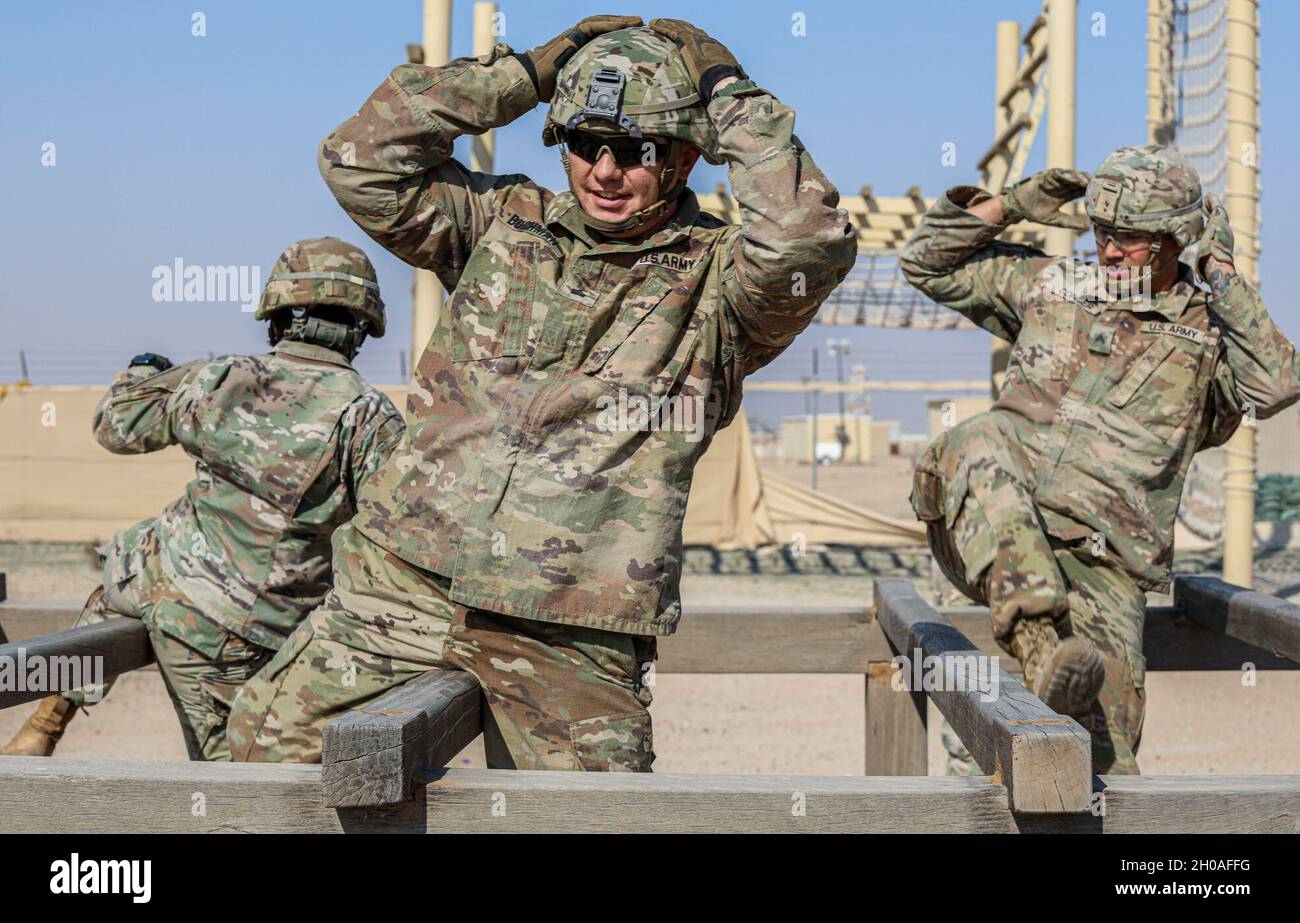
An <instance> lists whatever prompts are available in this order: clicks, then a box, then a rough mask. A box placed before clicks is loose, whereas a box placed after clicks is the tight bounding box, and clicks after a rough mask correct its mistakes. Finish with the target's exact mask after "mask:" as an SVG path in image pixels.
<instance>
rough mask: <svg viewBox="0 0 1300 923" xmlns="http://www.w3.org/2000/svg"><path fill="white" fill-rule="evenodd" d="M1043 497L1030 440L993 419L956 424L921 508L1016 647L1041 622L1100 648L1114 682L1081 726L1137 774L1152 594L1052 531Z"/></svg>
mask: <svg viewBox="0 0 1300 923" xmlns="http://www.w3.org/2000/svg"><path fill="white" fill-rule="evenodd" d="M1033 497H1034V480H1033V466H1032V464H1031V462H1030V459H1029V457H1028V456H1027V455H1026V453H1025V451H1024V448H1023V447H1022V446H1021V443H1020V441H1019V436H1018V434H1017V433H1016V431H1015V429H1014V428H1013V426H1012V425H1011V423H1010V422H1009V421H1007V420H1006V419H1005V417H1004V416H1003V415H1002V414H999V413H997V412H991V413H984V414H980V415H978V416H975V417H972V418H971V419H969V420H966V421H965V422H963V423H961V424H959V425H957V426H955V427H953V428H952V429H950V430H948V431H947V432H946V433H944V434H943V435H942V436H940V437H939V438H938V439H936V440H935V441H934V443H932V444H931V446H930V447H929V448H928V449H927V450H926V452H925V455H924V456H923V457H922V459H921V461H920V462H919V463H918V465H917V470H916V475H915V479H914V482H913V488H912V507H913V509H915V511H916V513H917V515H918V516H919V517H920V518H921V519H922V520H923V521H924V522H925V523H926V530H927V534H928V537H929V543H930V549H931V552H932V553H933V554H934V557H935V560H936V561H937V562H938V564H939V567H940V569H941V570H942V571H943V573H944V575H945V576H946V577H947V578H948V579H949V580H950V581H952V583H953V584H954V585H955V586H956V587H958V588H959V589H960V590H961V591H962V592H963V593H965V594H966V595H967V596H968V597H969V598H971V599H972V600H974V601H976V602H978V603H981V604H983V605H987V606H988V607H989V611H990V613H991V616H992V619H993V633H994V636H995V637H996V638H997V639H998V642H999V644H1001V645H1002V646H1003V649H1004V650H1006V649H1007V647H1006V643H1007V640H1008V639H1009V637H1010V634H1011V629H1012V626H1013V625H1014V623H1015V620H1016V619H1017V618H1023V617H1037V616H1042V617H1050V618H1052V619H1053V620H1054V622H1055V624H1056V626H1057V628H1058V630H1059V631H1060V632H1061V633H1062V634H1076V635H1080V636H1082V637H1085V638H1087V639H1088V640H1090V641H1091V642H1092V643H1093V644H1094V645H1096V647H1097V650H1098V651H1099V652H1100V653H1101V656H1102V659H1103V661H1104V662H1105V668H1106V680H1105V684H1104V685H1103V687H1102V691H1101V695H1100V696H1099V698H1098V701H1097V703H1096V705H1094V706H1093V710H1092V712H1091V713H1090V714H1088V715H1087V716H1085V717H1084V718H1081V719H1079V723H1080V724H1081V725H1083V726H1084V727H1085V728H1087V729H1088V731H1089V733H1090V734H1091V735H1092V759H1093V769H1094V771H1095V772H1098V773H1136V772H1137V771H1138V767H1137V757H1136V754H1137V749H1138V744H1139V742H1140V741H1141V737H1142V721H1143V718H1144V717H1145V713H1146V688H1145V686H1146V660H1145V658H1144V657H1143V656H1142V624H1143V620H1144V617H1145V614H1146V596H1145V594H1144V593H1143V592H1142V590H1141V589H1140V588H1139V587H1138V586H1137V585H1136V584H1135V583H1134V582H1133V579H1132V578H1131V577H1129V575H1128V574H1126V573H1125V572H1124V571H1122V570H1121V569H1119V568H1118V567H1116V566H1114V564H1112V563H1110V562H1108V561H1107V560H1106V559H1104V558H1100V557H1094V556H1093V555H1092V551H1091V548H1090V547H1089V546H1088V544H1087V543H1082V544H1081V543H1077V542H1074V543H1069V542H1064V541H1062V540H1060V539H1057V538H1055V537H1053V536H1051V535H1050V534H1048V532H1047V530H1046V527H1045V526H1044V524H1043V521H1042V518H1041V516H1040V515H1039V513H1038V510H1037V508H1036V507H1035V505H1034V499H1033ZM951 749H952V748H950V751H951Z"/></svg>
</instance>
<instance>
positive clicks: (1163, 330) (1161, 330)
mask: <svg viewBox="0 0 1300 923" xmlns="http://www.w3.org/2000/svg"><path fill="white" fill-rule="evenodd" d="M1142 332H1143V333H1158V334H1160V335H1162V336H1175V337H1182V338H1183V339H1184V340H1191V341H1192V342H1193V343H1204V342H1205V331H1204V330H1197V329H1196V328H1195V327H1184V326H1183V325H1182V324H1171V323H1168V322H1167V321H1159V320H1149V321H1144V322H1143V323H1142Z"/></svg>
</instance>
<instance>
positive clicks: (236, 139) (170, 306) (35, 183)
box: [0, 0, 1300, 429]
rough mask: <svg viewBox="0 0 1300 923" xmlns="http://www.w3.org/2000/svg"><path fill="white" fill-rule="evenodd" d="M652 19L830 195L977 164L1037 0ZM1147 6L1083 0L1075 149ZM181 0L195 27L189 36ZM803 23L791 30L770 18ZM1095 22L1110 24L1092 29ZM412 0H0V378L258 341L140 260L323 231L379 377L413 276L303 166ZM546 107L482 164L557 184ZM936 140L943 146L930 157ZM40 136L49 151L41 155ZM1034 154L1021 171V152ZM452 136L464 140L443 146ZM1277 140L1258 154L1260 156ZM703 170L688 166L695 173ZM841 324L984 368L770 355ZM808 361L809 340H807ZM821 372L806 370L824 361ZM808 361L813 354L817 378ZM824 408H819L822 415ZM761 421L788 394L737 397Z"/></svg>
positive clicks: (1298, 9)
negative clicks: (358, 312) (347, 283)
mask: <svg viewBox="0 0 1300 923" xmlns="http://www.w3.org/2000/svg"><path fill="white" fill-rule="evenodd" d="M472 6H473V3H472V2H471V0H456V2H455V11H454V15H455V26H454V31H455V34H454V40H453V49H452V51H453V54H454V55H459V54H467V53H468V51H469V45H470V34H471V21H472ZM499 7H500V9H501V10H502V11H503V12H504V13H505V14H506V28H507V34H506V40H507V41H509V42H510V43H511V44H512V45H513V46H514V47H516V48H520V49H522V48H528V47H530V46H532V45H535V44H537V43H539V42H541V41H543V40H545V39H547V38H549V37H550V36H552V35H554V34H555V33H557V32H558V31H559V30H560V29H562V28H564V27H566V26H568V25H571V24H572V23H573V22H574V21H576V20H578V19H580V18H581V17H583V16H586V15H590V14H591V13H595V12H602V11H607V10H609V9H610V8H611V5H609V4H607V3H588V2H572V3H558V2H552V3H537V2H513V0H500V3H499ZM612 7H613V8H614V9H616V10H620V11H624V12H635V13H638V14H640V15H641V16H643V17H644V18H646V19H649V18H651V17H653V16H670V17H679V18H686V19H690V20H692V21H694V22H695V23H696V24H698V25H700V26H702V27H703V28H705V29H707V30H709V31H710V32H712V33H714V34H716V35H717V36H718V37H719V38H720V39H721V40H722V41H724V42H725V43H726V44H727V45H728V46H729V47H730V48H731V49H732V50H733V51H734V52H735V53H736V55H737V57H738V58H739V59H740V60H741V62H742V63H743V64H744V65H745V67H746V68H747V69H748V71H749V72H750V74H751V75H752V76H754V77H755V78H756V79H757V80H758V81H759V82H760V83H762V84H763V85H764V86H766V87H768V88H769V89H771V90H772V91H773V92H775V93H776V94H777V95H778V96H780V98H781V99H782V100H784V101H785V102H787V103H789V104H791V105H792V106H793V107H794V108H795V109H796V111H797V112H798V114H799V122H798V131H799V135H800V137H801V138H802V139H803V141H804V143H805V144H806V145H807V146H808V148H809V149H810V150H811V151H812V152H813V154H814V156H815V157H816V158H817V160H818V162H819V163H820V164H821V166H822V167H823V169H824V170H825V171H826V173H827V174H828V175H829V176H830V178H831V179H832V181H834V182H835V183H836V184H837V185H839V187H840V188H841V190H843V191H844V192H846V193H853V192H856V191H857V190H858V189H859V188H860V187H861V186H862V185H864V184H869V185H871V186H872V187H874V189H875V190H876V191H877V193H879V194H896V193H900V192H902V191H903V190H905V189H906V188H907V187H909V186H911V185H915V184H919V185H920V186H921V188H922V189H923V191H924V192H925V193H926V194H927V195H931V194H935V193H937V192H939V191H941V190H942V189H944V188H946V187H947V186H950V185H953V184H956V183H962V182H973V181H975V180H976V177H977V172H976V169H975V162H976V160H977V158H978V157H979V155H980V154H981V153H982V152H983V150H984V149H985V147H986V146H987V145H988V143H989V141H990V140H991V134H992V122H993V107H992V96H993V46H994V24H995V22H996V21H997V20H999V19H1017V20H1019V21H1020V22H1021V23H1024V24H1027V23H1028V22H1029V21H1031V19H1032V18H1033V17H1034V16H1035V15H1036V14H1037V11H1038V9H1039V8H1040V3H1039V2H1037V0H981V2H962V0H912V2H907V3H899V2H826V0H803V2H793V3H792V2H788V0H787V2H779V3H778V2H770V0H747V2H738V0H720V2H713V3H708V4H700V3H686V2H662V3H655V4H643V5H640V6H632V5H628V4H615V5H612ZM1145 7H1146V4H1145V3H1144V2H1141V0H1124V2H1092V0H1082V2H1081V3H1080V10H1079V14H1080V29H1079V56H1078V87H1079V96H1078V164H1079V165H1080V166H1081V167H1083V168H1085V169H1088V168H1091V167H1093V166H1095V165H1096V163H1097V162H1098V161H1099V160H1100V159H1101V158H1102V157H1103V156H1104V155H1105V153H1106V152H1107V151H1109V150H1110V149H1112V148H1114V147H1117V146H1119V145H1121V144H1126V143H1134V142H1141V141H1143V140H1145V135H1146V128H1145V111H1146V100H1145V92H1146V89H1145V87H1146V84H1145V62H1146V58H1145V44H1144V43H1145ZM196 8H197V9H201V10H202V11H203V12H204V13H205V14H206V17H207V23H206V24H207V35H206V36H205V37H201V38H198V37H193V36H192V35H191V34H190V26H191V19H190V17H191V14H192V13H193V12H194V10H195V9H196ZM796 10H802V11H803V12H804V13H806V15H807V35H806V36H804V37H794V36H792V35H791V30H790V17H791V14H792V13H793V12H795V11H796ZM1095 12H1102V13H1104V14H1105V15H1106V25H1107V29H1106V35H1105V37H1102V38H1098V37H1094V36H1092V35H1091V34H1090V32H1089V28H1088V26H1089V23H1090V21H1091V17H1092V15H1093V14H1094V13H1095ZM420 16H421V3H420V0H375V2H368V3H357V2H355V0H354V2H343V0H313V2H287V0H286V2H275V3H267V2H260V3H259V2H253V0H216V2H205V0H194V2H189V3H178V2H169V0H157V2H143V0H139V2H130V0H126V2H116V3H103V2H58V0H41V2H32V0H6V2H5V3H4V4H3V9H2V10H0V78H2V83H0V85H2V86H3V88H4V90H3V94H2V95H0V126H2V127H0V176H3V177H4V178H5V180H6V181H7V185H8V188H7V189H6V190H5V197H4V201H5V216H4V220H3V222H0V320H3V330H4V334H3V337H0V381H12V380H14V379H16V378H17V377H18V365H17V353H18V350H19V349H23V350H25V351H26V352H27V355H28V360H29V365H30V368H31V377H32V378H33V380H35V381H37V382H40V383H45V384H55V383H90V382H95V383H99V382H106V381H107V380H108V379H109V378H110V377H111V374H112V372H113V370H115V369H116V368H118V367H120V365H121V364H122V363H123V362H124V361H125V359H126V358H128V357H129V356H131V355H132V354H134V353H136V352H139V351H142V350H146V349H149V350H154V351H159V352H166V353H168V354H170V355H172V356H173V357H174V358H178V359H183V358H192V357H194V356H197V355H203V354H206V353H208V352H213V353H218V354H220V353H223V352H246V351H254V350H258V349H260V348H262V346H263V345H264V342H265V341H264V339H263V336H264V334H263V331H262V329H261V325H259V324H256V323H255V322H254V321H253V320H252V317H251V315H249V314H245V313H242V312H241V311H240V310H239V307H238V306H237V305H233V304H226V303H223V304H192V303H190V304H187V303H156V302H154V301H153V300H152V298H151V289H152V286H153V278H152V275H151V272H152V269H153V267H154V266H156V265H160V264H162V265H170V264H171V263H172V262H173V261H174V260H175V259H177V258H179V259H182V260H184V261H185V262H186V263H197V264H223V265H224V264H256V265H260V266H261V267H262V268H263V278H264V277H265V275H266V274H268V273H269V270H270V267H271V264H272V263H273V262H274V260H275V258H276V256H277V255H278V254H279V252H280V250H282V249H283V248H284V246H285V245H286V244H288V243H290V242H291V241H293V240H296V239H298V238H301V237H311V236H318V235H322V234H334V235H337V236H339V237H343V238H345V239H347V240H351V241H353V242H356V243H358V244H362V245H363V246H364V247H365V249H366V251H367V252H368V253H369V254H370V256H371V259H372V260H374V261H375V264H376V266H377V268H378V270H379V277H380V282H381V284H382V286H383V289H384V293H385V296H386V300H387V302H388V306H389V311H390V330H391V333H390V334H389V336H388V337H386V338H385V339H383V340H379V341H372V342H371V343H368V344H367V345H366V347H365V349H364V350H363V354H362V361H361V363H360V366H361V368H362V370H363V371H364V372H366V373H367V374H368V375H369V376H371V377H372V379H374V380H375V381H377V382H392V381H396V380H397V377H398V358H397V356H398V352H399V350H404V349H405V348H406V346H407V343H406V340H407V338H408V335H409V330H410V270H409V268H408V267H406V266H405V265H404V264H402V263H400V262H399V261H397V260H396V259H394V258H392V257H390V256H389V255H388V254H386V253H384V252H383V251H382V250H380V249H379V248H378V247H377V246H375V245H373V244H372V243H371V242H370V241H369V240H368V239H367V238H365V236H364V235H363V234H361V232H360V231H359V230H358V229H357V228H356V227H355V226H354V225H353V224H352V223H351V222H350V221H349V220H348V219H347V218H346V217H345V216H344V215H343V213H342V212H341V211H340V209H339V208H338V206H337V205H336V204H335V203H334V201H333V199H332V198H331V196H330V195H329V193H328V191H327V190H326V188H325V186H324V184H323V183H322V182H321V180H320V178H319V176H318V174H317V172H316V167H315V150H316V145H317V142H318V141H319V139H320V138H321V137H322V136H323V135H325V134H326V133H327V132H328V131H329V130H331V129H332V128H333V127H334V126H335V125H337V124H338V123H339V122H341V121H342V120H343V119H345V118H346V117H348V116H349V115H351V113H352V112H354V111H355V110H356V108H357V107H358V105H359V104H360V103H361V101H362V100H363V99H365V97H366V95H367V94H368V93H369V92H370V91H371V90H372V89H373V88H374V87H375V86H376V85H378V83H379V82H380V81H381V80H382V79H383V78H384V76H385V75H386V74H387V72H388V71H389V69H390V68H392V67H393V66H394V65H395V64H398V63H401V61H402V60H403V59H404V46H405V43H407V42H412V41H419V37H420ZM1261 16H1262V20H1263V39H1262V52H1261V57H1262V68H1263V70H1262V85H1263V109H1262V120H1263V135H1262V141H1261V151H1262V158H1261V165H1262V169H1263V188H1264V206H1263V219H1264V224H1263V246H1264V253H1263V257H1262V264H1261V266H1262V273H1263V290H1264V293H1265V295H1266V296H1269V297H1270V302H1269V306H1270V308H1271V310H1272V311H1273V314H1274V316H1275V317H1276V318H1277V319H1278V321H1279V323H1281V325H1282V327H1283V329H1284V330H1285V331H1286V332H1287V333H1288V334H1289V335H1291V336H1293V337H1295V336H1297V335H1300V308H1297V306H1295V305H1294V304H1293V303H1292V301H1291V299H1289V298H1287V293H1288V292H1289V290H1290V287H1289V286H1287V285H1286V284H1285V280H1286V272H1287V265H1288V263H1290V262H1291V258H1290V256H1289V254H1290V253H1291V252H1292V251H1293V250H1294V249H1295V248H1296V245H1297V243H1300V234H1298V233H1297V231H1296V230H1295V228H1294V222H1293V219H1292V217H1291V216H1292V215H1293V214H1294V213H1295V212H1296V210H1297V208H1296V206H1297V205H1300V166H1297V164H1296V162H1295V160H1294V158H1291V157H1288V156H1286V154H1285V153H1284V152H1287V151H1294V150H1295V149H1296V142H1297V140H1298V138H1297V134H1298V133H1300V119H1297V117H1296V116H1297V107H1298V106H1300V103H1297V101H1296V88H1297V87H1300V56H1298V55H1296V54H1295V53H1294V49H1293V45H1294V40H1295V39H1296V38H1297V36H1300V4H1294V3H1282V2H1268V3H1265V4H1264V9H1263V11H1262V14H1261ZM542 115H543V110H541V109H538V110H536V111H534V112H533V113H530V114H529V115H527V116H525V117H524V118H522V119H520V120H519V121H518V122H516V123H515V124H513V125H510V126H508V127H507V128H505V129H503V130H501V131H499V132H498V133H497V168H498V170H501V171H503V172H505V171H511V172H515V171H517V172H523V173H527V174H529V175H531V176H533V177H534V178H535V179H537V180H538V181H540V182H542V183H545V184H547V185H549V186H551V187H552V188H559V187H561V185H562V182H563V174H562V171H561V169H560V165H559V162H558V157H557V155H556V154H555V152H554V150H553V149H546V148H543V147H542V146H541V143H540V134H541V125H542ZM946 141H951V142H954V143H955V144H956V146H957V164H956V166H953V167H945V166H943V165H942V164H941V162H940V152H941V145H942V144H943V143H944V142H946ZM46 142H54V143H55V145H56V146H57V147H56V151H57V165H56V166H54V167H44V166H42V164H41V155H42V145H43V144H44V143H46ZM1041 147H1042V144H1041V139H1040V144H1039V150H1037V151H1035V154H1034V156H1033V157H1031V159H1030V169H1036V168H1039V167H1041V164H1042V151H1041ZM462 150H463V148H462ZM1270 155H1272V156H1270ZM723 176H724V172H723V171H722V170H719V169H707V170H702V171H698V172H697V174H696V177H695V179H694V182H693V185H694V186H695V188H697V189H701V190H710V189H712V188H713V186H714V184H715V183H716V182H717V181H718V180H719V179H721V178H723ZM831 334H834V335H835V336H837V337H838V336H841V335H847V336H848V337H849V338H850V339H851V340H852V343H853V347H852V349H853V355H852V356H851V358H850V362H864V363H866V364H867V366H868V371H869V374H871V375H872V376H873V377H878V378H885V377H925V376H930V375H935V374H942V375H944V376H960V377H979V376H981V375H983V374H986V371H987V350H988V345H987V337H985V336H984V335H982V334H972V333H919V332H910V331H881V330H851V331H850V330H848V329H847V328H834V329H832V328H824V327H813V328H811V329H810V330H809V331H808V333H806V334H805V335H804V337H802V338H801V340H800V341H799V342H797V343H796V344H795V345H794V346H793V347H792V348H791V350H790V351H789V352H788V353H787V354H786V355H785V356H783V357H782V358H781V359H779V360H778V362H777V364H776V365H774V366H773V367H772V368H771V369H769V370H768V371H767V372H765V373H764V374H765V375H771V376H772V377H782V378H787V377H794V376H797V375H799V374H804V373H806V372H807V371H808V370H809V368H810V364H811V363H810V350H811V348H812V347H813V346H820V345H823V344H824V341H825V339H826V337H827V336H828V335H831ZM823 361H824V357H823ZM825 367H826V366H825V365H823V370H824V369H825ZM823 373H824V372H823ZM828 403H829V402H828V401H824V402H823V407H826V405H827V404H828ZM751 404H752V406H751V413H754V412H755V411H760V413H759V414H758V415H759V416H760V417H762V418H765V419H767V420H768V421H770V422H775V420H776V418H777V417H778V416H779V415H780V414H782V413H789V412H798V411H799V410H800V408H801V406H802V401H801V399H797V398H790V399H789V400H776V401H772V400H768V401H766V402H764V403H762V404H761V405H760V404H759V402H758V401H757V400H754V399H751ZM919 407H920V402H919V399H918V398H916V397H906V398H904V397H896V398H890V397H888V396H882V397H878V398H877V402H876V411H877V415H878V416H903V417H904V418H905V422H906V423H907V424H908V427H909V428H911V429H915V428H917V427H918V425H922V424H921V423H920V416H919V413H918V411H919Z"/></svg>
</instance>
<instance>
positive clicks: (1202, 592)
mask: <svg viewBox="0 0 1300 923" xmlns="http://www.w3.org/2000/svg"><path fill="white" fill-rule="evenodd" d="M1174 605H1175V606H1177V607H1178V608H1179V609H1181V610H1182V611H1183V612H1184V613H1185V614H1186V615H1187V617H1188V618H1190V619H1192V620H1193V621H1195V622H1196V623H1197V624H1199V625H1202V626H1204V627H1205V628H1208V629H1210V631H1213V632H1216V633H1217V634H1222V635H1227V636H1228V637H1229V638H1236V639H1237V640H1238V641H1244V642H1246V643H1247V644H1251V645H1254V646H1255V647H1257V648H1263V649H1264V650H1265V651H1268V652H1269V653H1271V654H1275V655H1277V656H1279V657H1286V658H1288V659H1290V660H1294V661H1297V662H1300V606H1297V605H1296V604H1295V603H1289V602H1287V601H1286V600H1283V599H1278V598H1277V597H1276V596H1268V595H1267V594H1264V593H1256V592H1255V591H1253V590H1248V589H1246V588H1244V587H1239V586H1234V585H1233V584H1231V583H1225V582H1224V581H1222V580H1220V579H1218V578H1217V577H1181V576H1179V577H1175V578H1174ZM1239 667H1240V664H1238V668H1239Z"/></svg>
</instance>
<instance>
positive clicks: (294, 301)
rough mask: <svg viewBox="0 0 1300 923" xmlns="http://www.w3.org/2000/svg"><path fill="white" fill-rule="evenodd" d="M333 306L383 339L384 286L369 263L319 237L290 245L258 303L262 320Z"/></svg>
mask: <svg viewBox="0 0 1300 923" xmlns="http://www.w3.org/2000/svg"><path fill="white" fill-rule="evenodd" d="M319 305H332V306H334V307H339V308H344V309H345V310H347V311H348V312H349V313H351V314H352V316H353V317H355V318H357V319H358V320H362V321H365V322H366V333H367V334H368V335H369V336H373V337H382V336H383V335H384V330H385V328H386V327H387V325H388V316H387V314H386V313H385V312H384V302H383V299H382V298H380V297H379V283H378V278H377V277H376V276H375V267H374V266H373V265H372V264H371V262H370V258H369V257H368V256H366V254H365V253H364V252H363V251H362V250H361V249H359V248H357V247H354V246H352V244H350V243H348V242H347V241H343V240H339V239H338V238H337V237H317V238H312V239H309V240H300V241H297V242H295V243H293V244H291V245H290V246H289V247H288V248H286V249H285V251H284V252H283V253H282V254H280V258H279V259H278V260H276V261H275V265H274V266H273V267H271V278H270V279H268V280H267V283H266V288H265V289H263V290H262V300H261V301H259V302H258V305H257V313H256V314H255V315H254V316H255V317H256V318H257V320H268V319H270V317H271V316H272V315H273V314H275V313H277V312H279V311H284V310H286V309H288V308H311V307H316V306H319Z"/></svg>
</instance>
